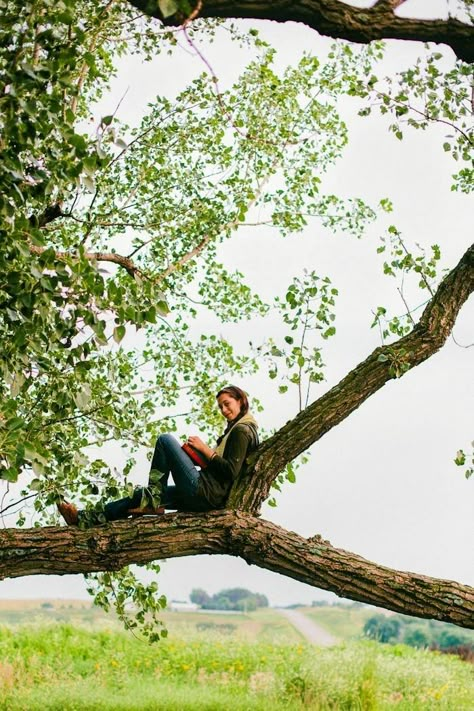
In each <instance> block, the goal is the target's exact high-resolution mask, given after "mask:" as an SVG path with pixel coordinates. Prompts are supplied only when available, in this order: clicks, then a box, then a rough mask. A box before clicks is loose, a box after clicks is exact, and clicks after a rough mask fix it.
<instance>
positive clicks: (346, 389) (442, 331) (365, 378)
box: [229, 245, 474, 513]
mask: <svg viewBox="0 0 474 711" xmlns="http://www.w3.org/2000/svg"><path fill="white" fill-rule="evenodd" d="M473 291H474V245H471V247H470V248H469V249H468V250H467V252H466V253H465V254H464V255H463V257H462V258H461V260H460V262H459V263H458V264H457V266H456V267H455V268H454V269H453V270H452V271H451V272H450V273H449V274H448V275H447V276H446V277H445V279H444V280H443V281H442V282H441V284H440V286H439V288H438V290H437V292H436V294H435V295H434V296H433V298H432V299H431V301H430V302H429V304H428V305H427V306H426V308H425V310H424V312H423V314H422V316H421V319H420V321H419V323H418V324H417V325H416V326H415V327H414V329H413V331H412V332H411V333H409V334H408V335H407V336H404V337H403V338H400V340H398V341H396V342H395V343H392V344H391V345H389V346H384V347H381V348H376V349H375V350H374V352H373V353H371V355H370V356H369V357H368V358H367V359H366V360H365V361H364V362H363V363H360V364H359V365H358V366H357V367H356V368H354V370H352V371H351V372H350V373H349V374H348V375H346V377H345V378H343V380H341V382H340V383H338V385H336V386H335V387H333V388H332V389H331V390H329V392H327V393H326V394H325V395H323V396H322V397H320V398H319V399H318V400H316V402H314V403H313V404H312V405H310V406H309V407H307V408H306V409H305V410H303V411H302V412H301V413H300V414H299V415H297V416H296V417H295V418H294V419H293V420H291V421H290V422H288V423H287V424H286V425H285V426H284V427H282V428H281V429H280V430H278V432H277V433H276V434H275V435H274V436H273V437H271V438H270V439H268V440H266V441H265V442H264V443H263V444H262V445H261V447H260V448H259V450H258V452H257V453H256V455H254V463H255V468H254V470H253V473H252V475H251V476H250V477H245V478H241V479H240V480H238V481H237V482H236V484H235V485H234V487H233V490H232V492H231V495H230V498H229V506H230V507H232V508H239V509H242V510H247V511H253V512H254V513H256V512H258V510H259V509H260V506H261V504H262V502H263V501H264V500H265V499H266V498H267V496H268V493H269V490H270V486H271V484H272V482H273V481H274V480H275V478H276V476H277V475H278V473H279V472H280V471H282V469H283V468H284V466H285V464H286V463H287V462H290V461H292V460H293V459H294V458H295V457H297V456H298V454H300V453H301V452H304V451H305V450H306V449H308V447H310V446H311V445H312V444H313V443H314V442H316V441H317V440H319V439H320V438H321V437H322V436H323V435H324V434H325V433H326V432H328V431H329V430H330V429H332V427H334V426H335V425H337V424H339V423H340V422H341V421H342V420H344V419H345V418H346V417H347V416H348V415H350V414H351V412H353V411H354V410H355V409H356V408H358V407H359V405H361V404H362V403H363V402H364V401H365V400H367V398H369V397H370V396H371V395H373V394H374V393H375V392H377V390H379V389H380V388H381V387H383V386H384V385H385V383H386V382H388V381H389V380H391V379H393V378H396V377H398V376H399V375H401V374H402V372H406V371H404V370H403V368H406V370H410V369H412V368H414V367H415V366H417V365H419V364H420V363H422V362H423V361H425V360H426V359H427V358H429V357H430V356H432V355H434V353H436V352H437V351H438V350H439V349H440V348H441V346H442V345H443V344H444V343H445V341H446V339H447V338H448V336H449V334H450V333H451V331H452V329H453V326H454V323H455V321H456V317H457V315H458V313H459V311H460V309H461V307H462V306H463V304H464V303H465V301H466V299H467V298H468V297H469V295H470V294H471V293H472V292H473ZM381 357H382V358H383V360H382V361H381V360H380V358H381Z"/></svg>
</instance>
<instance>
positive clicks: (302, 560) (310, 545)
mask: <svg viewBox="0 0 474 711" xmlns="http://www.w3.org/2000/svg"><path fill="white" fill-rule="evenodd" d="M198 553H199V554H227V555H233V556H238V557H240V558H243V559H244V560H245V561H246V562H247V563H248V564H249V565H258V566H259V567H261V568H265V569H267V570H272V571H274V572H277V573H281V574H282V575H286V576H289V577H291V578H294V579H295V580H299V581H301V582H303V583H307V584H308V585H314V586H316V587H319V588H322V589H323V590H330V591H332V592H334V593H336V595H339V596H343V597H348V598H350V599H352V600H358V601H360V602H364V603H369V604H371V605H377V606H379V607H384V608H386V609H388V610H393V611H394V612H402V613H404V614H408V615H414V616H416V617H427V618H430V619H437V620H443V621H444V622H452V623H454V624H456V625H460V626H461V627H468V628H474V589H473V588H470V587H468V586H467V585H461V584H459V583H456V582H452V581H449V580H441V579H438V578H431V577H428V576H424V575H417V574H415V573H407V572H402V571H398V570H392V569H390V568H386V567H384V566H380V565H376V564H375V563H372V562H370V561H368V560H365V559H364V558H361V557H360V556H358V555H355V554H354V553H349V552H347V551H344V550H341V549H338V548H334V547H333V546H331V544H330V543H329V542H328V541H324V540H323V539H322V538H321V536H314V537H311V538H308V539H306V538H303V537H302V536H299V535H298V534H296V533H294V532H292V531H287V530H285V529H283V528H280V527H279V526H276V525H275V524H274V523H271V522H270V521H264V520H262V519H260V518H258V517H257V516H253V515H251V514H248V513H244V512H241V511H230V510H226V511H212V512H209V513H208V514H167V515H165V516H161V517H156V518H142V519H138V520H136V521H120V522H116V523H113V524H109V525H107V526H97V527H94V528H90V529H87V530H85V531H81V530H79V529H78V528H74V527H47V528H33V529H28V530H21V529H5V530H3V531H0V579H1V578H4V577H7V576H9V577H19V576H23V575H39V574H41V575H50V574H59V575H64V574H67V573H90V572H93V571H98V570H119V569H120V568H122V567H123V566H125V565H130V564H132V563H138V564H143V563H147V562H149V561H152V560H156V559H159V558H171V557H173V558H174V557H179V556H186V555H196V554H198Z"/></svg>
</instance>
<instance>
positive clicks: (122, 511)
mask: <svg viewBox="0 0 474 711" xmlns="http://www.w3.org/2000/svg"><path fill="white" fill-rule="evenodd" d="M170 474H171V476H172V478H173V481H174V485H172V484H171V485H169V484H168V480H169V476H170ZM199 477H200V473H199V471H198V470H197V469H196V467H195V466H194V464H193V462H192V460H191V459H190V458H189V457H188V455H187V454H186V452H184V451H183V450H182V449H181V444H180V443H179V442H178V440H177V439H176V438H175V437H173V435H170V434H163V435H160V436H159V437H158V439H157V441H156V445H155V451H154V453H153V459H152V460H151V470H150V478H149V481H148V487H138V488H137V489H135V491H134V493H133V496H126V497H125V498H123V499H119V500H118V501H111V502H110V503H108V504H106V505H105V506H104V515H105V518H106V519H107V521H116V520H117V519H121V518H127V515H128V514H127V512H128V510H129V509H133V508H137V507H138V506H140V504H141V502H142V500H143V497H144V496H145V497H147V498H148V499H151V492H152V491H153V489H155V488H156V485H157V483H158V482H159V488H161V494H160V505H161V506H164V507H165V508H167V509H177V510H178V511H209V510H210V509H211V508H212V507H211V505H210V504H209V502H208V501H207V499H205V498H204V496H200V495H199V494H198V493H197V491H198V483H199Z"/></svg>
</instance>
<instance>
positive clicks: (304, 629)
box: [279, 609, 338, 647]
mask: <svg viewBox="0 0 474 711" xmlns="http://www.w3.org/2000/svg"><path fill="white" fill-rule="evenodd" d="M279 612H280V613H281V614H282V615H284V617H286V618H287V620H289V621H290V622H291V624H292V625H293V627H296V629H297V630H299V632H301V634H302V635H303V636H304V637H305V638H306V639H307V641H308V642H309V643H310V644H315V645H317V646H318V647H332V646H333V645H334V644H337V643H338V640H337V639H336V637H333V635H332V634H330V633H329V632H326V630H323V629H322V627H320V626H319V625H317V624H316V622H313V620H310V618H309V617H306V615H303V613H302V612H299V611H298V610H285V609H280V610H279Z"/></svg>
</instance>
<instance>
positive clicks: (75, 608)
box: [0, 600, 302, 644]
mask: <svg viewBox="0 0 474 711" xmlns="http://www.w3.org/2000/svg"><path fill="white" fill-rule="evenodd" d="M160 618H161V619H162V620H163V622H164V625H165V627H166V628H167V629H168V631H169V634H170V636H171V637H187V638H191V637H196V638H200V637H202V636H203V634H213V635H215V636H220V637H224V638H225V637H228V636H232V637H236V638H238V639H241V640H246V641H248V642H252V641H258V642H268V643H273V644H285V643H288V644H291V643H298V642H301V641H302V637H301V635H300V633H299V632H298V631H297V630H295V628H294V627H293V626H292V625H291V624H290V623H289V622H288V620H286V619H285V618H284V617H283V616H282V615H281V614H280V613H279V612H278V611H277V610H273V609H271V608H261V609H258V610H256V611H255V612H250V613H246V614H228V615H226V614H217V613H212V612H211V611H209V612H171V611H168V610H165V611H164V612H163V613H162V614H161V616H160ZM52 623H56V624H58V623H59V624H61V623H67V624H71V625H74V626H78V627H85V628H86V629H94V630H97V629H102V628H110V629H112V630H117V631H118V630H120V629H121V623H120V622H119V621H118V620H117V619H116V618H115V616H114V615H113V614H105V613H104V612H103V611H102V610H99V609H98V608H95V607H93V606H92V605H91V603H90V602H88V601H87V600H0V625H2V624H3V625H7V626H11V625H35V626H42V625H45V624H52Z"/></svg>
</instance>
